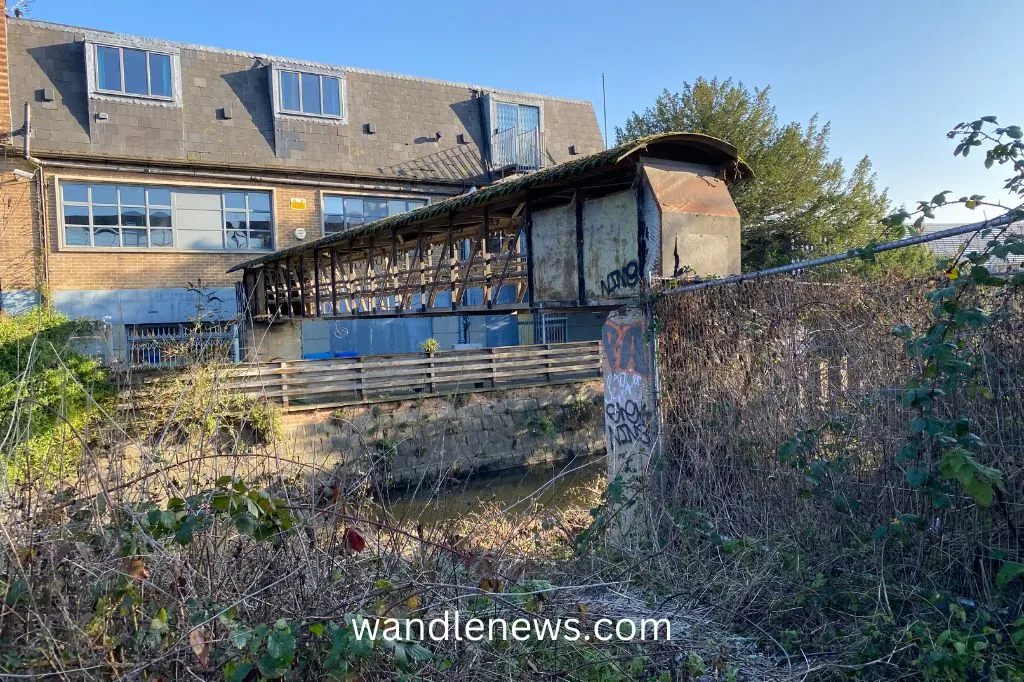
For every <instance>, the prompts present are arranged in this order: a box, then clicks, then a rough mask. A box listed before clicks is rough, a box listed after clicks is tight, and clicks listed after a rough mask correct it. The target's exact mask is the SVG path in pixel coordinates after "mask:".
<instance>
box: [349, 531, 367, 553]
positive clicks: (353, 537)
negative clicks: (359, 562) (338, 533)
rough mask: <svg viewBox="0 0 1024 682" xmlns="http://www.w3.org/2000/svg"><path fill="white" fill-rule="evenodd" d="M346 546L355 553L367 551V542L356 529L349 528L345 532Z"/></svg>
mask: <svg viewBox="0 0 1024 682" xmlns="http://www.w3.org/2000/svg"><path fill="white" fill-rule="evenodd" d="M345 544H346V545H348V548H349V549H351V550H352V551H353V552H362V551H363V550H364V549H366V540H364V539H363V536H362V535H360V534H359V531H357V530H356V529H355V528H349V529H347V530H346V531H345Z"/></svg>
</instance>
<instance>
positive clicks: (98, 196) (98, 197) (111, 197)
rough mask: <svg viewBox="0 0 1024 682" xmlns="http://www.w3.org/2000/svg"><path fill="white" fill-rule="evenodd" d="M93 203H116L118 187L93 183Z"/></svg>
mask: <svg viewBox="0 0 1024 682" xmlns="http://www.w3.org/2000/svg"><path fill="white" fill-rule="evenodd" d="M92 203H94V204H116V203H117V187H114V186H113V185H93V186H92Z"/></svg>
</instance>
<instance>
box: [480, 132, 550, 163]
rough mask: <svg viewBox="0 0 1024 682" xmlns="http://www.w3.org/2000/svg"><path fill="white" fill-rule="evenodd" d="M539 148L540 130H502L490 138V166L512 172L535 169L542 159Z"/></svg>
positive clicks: (540, 146)
mask: <svg viewBox="0 0 1024 682" xmlns="http://www.w3.org/2000/svg"><path fill="white" fill-rule="evenodd" d="M541 148H542V145H541V134H540V130H537V129H533V130H522V131H520V130H518V129H516V128H509V129H508V130H502V131H500V132H497V133H495V134H494V136H493V137H492V138H491V166H492V168H493V169H495V170H504V171H509V172H514V173H519V172H528V171H532V170H537V169H538V168H540V167H541V163H542V161H543V159H542V158H541Z"/></svg>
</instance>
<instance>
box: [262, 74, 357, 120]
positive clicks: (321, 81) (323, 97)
mask: <svg viewBox="0 0 1024 682" xmlns="http://www.w3.org/2000/svg"><path fill="white" fill-rule="evenodd" d="M278 78H279V83H278V93H279V97H280V100H279V108H280V110H281V111H283V112H285V113H289V114H305V115H309V116H326V117H330V118H341V117H342V108H343V107H342V102H341V97H342V90H343V89H342V84H341V79H340V78H338V77H336V76H324V75H321V74H317V73H304V72H299V71H279V72H278Z"/></svg>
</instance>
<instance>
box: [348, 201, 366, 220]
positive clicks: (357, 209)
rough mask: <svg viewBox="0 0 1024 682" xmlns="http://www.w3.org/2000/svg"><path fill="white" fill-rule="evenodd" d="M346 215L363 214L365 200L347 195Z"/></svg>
mask: <svg viewBox="0 0 1024 682" xmlns="http://www.w3.org/2000/svg"><path fill="white" fill-rule="evenodd" d="M345 215H347V216H350V217H351V216H361V215H363V200H362V199H359V198H357V197H346V198H345Z"/></svg>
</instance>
